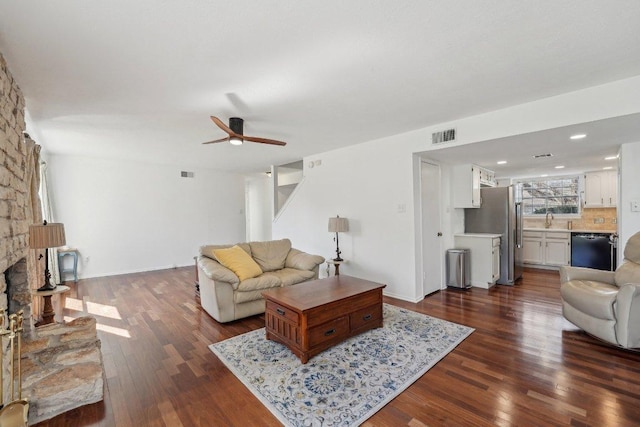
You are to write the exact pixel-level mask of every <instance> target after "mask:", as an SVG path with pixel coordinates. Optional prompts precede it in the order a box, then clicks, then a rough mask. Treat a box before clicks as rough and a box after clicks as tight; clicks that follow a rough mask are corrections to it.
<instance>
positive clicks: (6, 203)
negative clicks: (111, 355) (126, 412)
mask: <svg viewBox="0 0 640 427" xmlns="http://www.w3.org/2000/svg"><path fill="white" fill-rule="evenodd" d="M24 109H25V101H24V97H23V95H22V93H21V91H20V88H19V87H18V84H17V83H16V81H15V80H14V78H13V76H12V75H11V73H10V71H9V69H8V67H7V64H6V62H5V59H4V57H3V56H2V54H1V53H0V309H3V310H5V312H7V313H16V312H17V311H19V310H23V311H24V329H25V331H24V333H23V345H22V361H21V362H22V384H23V388H22V390H23V392H22V397H23V398H27V399H28V400H29V423H30V424H34V423H37V422H39V421H42V420H45V419H48V418H51V417H54V416H56V415H58V414H60V413H62V412H65V411H68V410H70V409H73V408H76V407H78V406H82V405H85V404H88V403H94V402H97V401H100V400H102V398H103V387H104V382H103V363H102V354H101V352H100V340H99V339H98V338H97V334H96V320H95V319H94V318H92V317H82V318H78V319H75V320H72V321H70V322H67V323H65V324H56V323H54V324H50V325H46V326H41V327H38V328H36V327H35V320H34V319H35V317H37V314H38V313H37V311H38V310H39V308H38V306H37V303H38V297H35V298H34V297H33V295H32V289H36V288H38V287H39V286H40V285H41V284H42V283H41V282H43V278H44V273H43V265H42V264H43V261H44V260H41V261H38V260H37V258H36V254H35V252H36V251H33V250H29V245H28V244H29V225H30V224H32V223H40V221H41V219H42V218H41V214H40V200H39V198H38V196H37V195H36V194H37V184H38V183H39V176H37V175H38V174H37V167H36V169H35V171H36V172H35V173H34V172H33V171H34V166H33V165H34V164H35V165H37V164H38V159H39V147H38V146H37V145H35V143H34V142H33V141H31V140H29V139H28V138H23V132H24V131H25V128H26V126H25V120H24ZM34 153H35V154H34ZM32 310H33V312H32ZM7 324H8V322H7V319H6V315H5V322H4V328H5V329H6V327H7ZM0 345H2V346H3V347H2V349H3V353H4V355H5V357H4V360H3V361H2V362H3V363H2V367H0V369H3V373H4V375H3V380H4V384H2V387H3V390H4V393H3V394H4V399H5V402H4V403H8V402H9V401H10V400H11V396H10V395H9V389H10V387H9V386H10V381H11V376H10V372H9V354H8V351H7V350H8V348H9V340H8V339H7V338H4V339H2V341H1V342H0Z"/></svg>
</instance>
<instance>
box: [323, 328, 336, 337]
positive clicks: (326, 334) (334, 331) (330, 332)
mask: <svg viewBox="0 0 640 427" xmlns="http://www.w3.org/2000/svg"><path fill="white" fill-rule="evenodd" d="M335 333H336V330H335V329H329V330H328V331H327V332H325V333H324V336H325V337H328V336H329V335H333V334H335Z"/></svg>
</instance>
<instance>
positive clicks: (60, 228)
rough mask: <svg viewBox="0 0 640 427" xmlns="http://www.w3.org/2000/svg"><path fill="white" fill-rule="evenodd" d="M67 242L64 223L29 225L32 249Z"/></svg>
mask: <svg viewBox="0 0 640 427" xmlns="http://www.w3.org/2000/svg"><path fill="white" fill-rule="evenodd" d="M65 243H66V239H65V236H64V224H61V223H59V222H58V223H56V222H52V223H49V224H34V225H30V226H29V247H30V248H31V249H44V248H57V247H59V246H63V245H64V244H65Z"/></svg>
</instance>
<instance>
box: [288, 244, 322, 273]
mask: <svg viewBox="0 0 640 427" xmlns="http://www.w3.org/2000/svg"><path fill="white" fill-rule="evenodd" d="M323 262H324V258H323V257H321V256H320V255H311V254H308V253H305V252H302V251H299V250H298V249H294V248H291V250H290V251H289V255H287V259H286V262H285V264H284V266H285V267H291V268H295V269H298V270H313V269H314V268H316V266H317V265H320V264H322V263H323Z"/></svg>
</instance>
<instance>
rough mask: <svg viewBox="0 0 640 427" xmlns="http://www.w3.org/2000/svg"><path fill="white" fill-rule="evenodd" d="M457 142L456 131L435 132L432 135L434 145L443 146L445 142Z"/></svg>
mask: <svg viewBox="0 0 640 427" xmlns="http://www.w3.org/2000/svg"><path fill="white" fill-rule="evenodd" d="M455 140H456V130H455V128H454V129H447V130H443V131H440V132H434V133H432V134H431V143H432V144H441V143H443V142H451V141H455Z"/></svg>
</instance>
